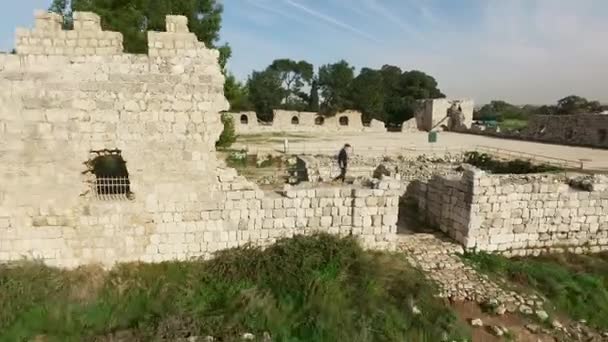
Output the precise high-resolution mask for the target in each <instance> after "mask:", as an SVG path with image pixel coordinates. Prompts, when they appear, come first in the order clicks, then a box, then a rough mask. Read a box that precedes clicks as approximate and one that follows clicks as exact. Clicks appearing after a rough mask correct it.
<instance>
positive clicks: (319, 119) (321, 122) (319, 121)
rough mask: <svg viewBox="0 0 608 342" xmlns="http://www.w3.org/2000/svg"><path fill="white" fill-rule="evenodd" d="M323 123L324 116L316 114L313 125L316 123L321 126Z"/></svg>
mask: <svg viewBox="0 0 608 342" xmlns="http://www.w3.org/2000/svg"><path fill="white" fill-rule="evenodd" d="M324 123H325V118H324V117H322V116H320V115H319V116H317V117H316V118H315V125H317V126H323V124H324Z"/></svg>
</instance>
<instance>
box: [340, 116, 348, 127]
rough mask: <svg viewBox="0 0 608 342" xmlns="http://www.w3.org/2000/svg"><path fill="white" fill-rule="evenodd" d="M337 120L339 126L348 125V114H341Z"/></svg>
mask: <svg viewBox="0 0 608 342" xmlns="http://www.w3.org/2000/svg"><path fill="white" fill-rule="evenodd" d="M338 122H339V123H340V126H348V116H341V117H340V119H339V120H338Z"/></svg>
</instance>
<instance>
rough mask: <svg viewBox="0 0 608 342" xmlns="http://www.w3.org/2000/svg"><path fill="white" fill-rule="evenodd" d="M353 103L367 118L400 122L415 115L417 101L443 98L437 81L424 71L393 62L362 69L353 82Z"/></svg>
mask: <svg viewBox="0 0 608 342" xmlns="http://www.w3.org/2000/svg"><path fill="white" fill-rule="evenodd" d="M351 96H352V103H353V106H354V108H355V109H358V110H360V111H361V112H362V113H363V114H364V119H365V120H366V121H367V120H371V119H372V118H373V119H378V120H382V121H386V122H388V123H394V124H401V123H402V122H403V121H406V120H407V119H410V118H411V117H413V116H414V112H415V110H416V107H417V100H421V99H427V98H442V97H445V95H444V94H443V93H442V92H441V91H440V90H439V88H438V87H437V81H435V79H434V78H433V77H432V76H429V75H427V74H425V73H424V72H421V71H417V70H412V71H405V72H404V71H402V70H401V68H399V67H396V66H393V65H384V66H383V67H382V68H381V69H380V70H374V69H369V68H363V69H362V70H361V73H360V74H359V75H358V76H357V78H355V80H354V82H353V84H352V95H351Z"/></svg>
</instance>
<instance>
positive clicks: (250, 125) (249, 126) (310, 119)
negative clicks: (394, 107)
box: [230, 110, 386, 134]
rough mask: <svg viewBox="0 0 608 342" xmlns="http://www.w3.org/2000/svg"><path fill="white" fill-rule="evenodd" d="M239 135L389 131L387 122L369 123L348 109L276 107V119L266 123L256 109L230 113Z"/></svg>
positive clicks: (373, 121)
mask: <svg viewBox="0 0 608 342" xmlns="http://www.w3.org/2000/svg"><path fill="white" fill-rule="evenodd" d="M230 114H231V115H232V119H233V121H234V125H235V129H236V132H237V134H257V133H273V132H274V133H285V132H386V128H385V126H384V123H383V122H381V121H378V120H372V122H371V123H370V124H369V125H367V126H365V125H363V121H362V114H361V113H360V112H357V111H352V110H348V111H344V112H341V113H338V114H336V115H334V116H329V117H328V116H323V115H320V114H319V113H312V112H297V111H286V110H275V111H274V119H273V121H272V122H269V123H264V122H261V121H259V120H258V119H257V116H256V114H255V113H254V112H241V113H230Z"/></svg>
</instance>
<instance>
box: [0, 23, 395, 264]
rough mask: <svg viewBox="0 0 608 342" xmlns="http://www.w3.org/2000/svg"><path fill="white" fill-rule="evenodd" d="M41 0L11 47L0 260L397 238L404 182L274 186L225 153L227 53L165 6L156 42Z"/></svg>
mask: <svg viewBox="0 0 608 342" xmlns="http://www.w3.org/2000/svg"><path fill="white" fill-rule="evenodd" d="M62 20H63V19H62V17H61V16H59V15H56V14H50V13H42V12H41V13H37V14H36V25H35V28H33V29H31V30H30V29H27V30H26V29H18V30H17V37H16V42H17V46H16V50H17V54H15V55H0V134H1V135H2V139H1V140H0V177H1V179H2V182H1V183H0V262H6V261H11V260H20V259H22V258H28V259H41V260H42V261H43V262H45V263H47V264H49V265H56V266H62V267H73V266H77V265H82V264H87V263H102V264H104V265H108V266H109V265H112V264H114V263H115V262H127V261H138V260H140V261H146V262H157V261H164V260H173V259H180V260H183V259H187V258H190V257H209V256H211V253H213V252H214V251H217V250H220V249H224V248H229V247H234V246H238V245H242V244H246V243H255V244H267V243H272V242H273V241H275V240H276V239H277V238H280V237H288V236H291V235H293V234H300V233H301V234H307V233H310V232H313V231H316V230H319V229H320V230H324V231H329V232H334V233H340V234H352V235H357V236H360V237H361V240H362V241H363V243H364V244H365V246H367V247H369V248H383V249H384V248H387V249H390V248H391V246H392V245H393V240H394V236H395V234H396V221H397V211H398V195H399V193H400V190H399V187H400V184H399V183H398V182H396V181H393V180H390V179H387V180H385V181H383V182H381V183H379V184H378V185H377V186H376V188H375V189H363V188H358V189H352V188H348V189H319V190H286V191H284V192H281V193H264V192H262V191H260V190H259V189H258V188H257V187H256V186H255V185H253V184H251V183H249V182H247V181H246V180H245V179H243V178H242V177H239V176H237V175H236V172H235V171H234V170H233V169H229V168H226V167H224V166H223V165H222V163H220V162H219V161H218V159H217V158H216V155H215V145H214V144H215V141H216V140H217V138H218V136H219V134H220V132H221V130H222V124H221V121H220V115H219V113H220V112H222V111H225V110H226V109H228V103H227V101H226V99H225V98H224V94H223V84H224V77H223V75H222V73H221V70H220V67H219V64H218V56H219V54H218V52H217V51H215V50H211V49H207V48H206V47H205V46H204V44H203V43H201V42H198V41H197V39H196V36H195V35H194V34H192V33H190V32H189V31H188V23H187V20H186V18H185V17H180V16H168V17H167V20H166V21H167V32H149V33H148V42H149V51H148V54H147V55H131V54H125V53H123V52H122V36H121V35H120V34H119V33H116V32H106V31H102V29H101V26H100V19H99V17H98V16H97V15H95V14H93V13H75V14H74V30H73V31H63V30H62V29H61V23H62Z"/></svg>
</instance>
